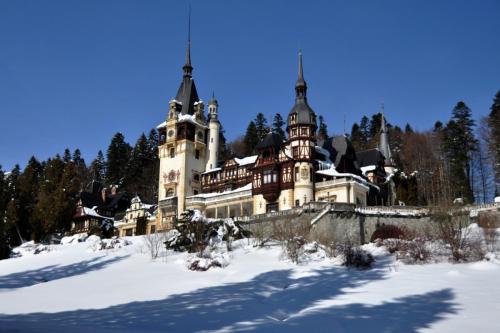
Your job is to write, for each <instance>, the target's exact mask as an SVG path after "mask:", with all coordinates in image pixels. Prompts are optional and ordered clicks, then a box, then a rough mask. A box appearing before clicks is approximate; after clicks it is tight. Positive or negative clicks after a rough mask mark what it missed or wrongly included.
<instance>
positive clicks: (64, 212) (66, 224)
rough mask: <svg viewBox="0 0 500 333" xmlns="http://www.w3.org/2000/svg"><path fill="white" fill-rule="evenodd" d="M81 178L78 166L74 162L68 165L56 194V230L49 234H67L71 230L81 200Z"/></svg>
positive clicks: (51, 230)
mask: <svg viewBox="0 0 500 333" xmlns="http://www.w3.org/2000/svg"><path fill="white" fill-rule="evenodd" d="M80 188H81V178H80V175H79V171H78V166H77V165H76V163H74V162H70V163H68V164H66V166H65V167H64V170H63V173H62V175H61V180H60V182H59V185H58V186H57V188H56V190H55V193H54V201H55V208H56V210H57V215H56V216H57V217H56V219H55V221H56V223H55V228H54V229H50V230H47V231H48V232H54V231H57V232H65V231H69V230H70V229H71V221H72V218H73V215H74V214H75V210H76V204H77V202H78V199H79V195H80Z"/></svg>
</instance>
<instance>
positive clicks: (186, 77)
mask: <svg viewBox="0 0 500 333" xmlns="http://www.w3.org/2000/svg"><path fill="white" fill-rule="evenodd" d="M182 69H183V76H182V81H181V84H180V86H179V89H178V91H177V95H176V96H175V99H172V100H171V101H170V103H169V111H168V115H167V119H166V121H165V122H163V123H162V124H160V125H159V126H158V127H157V129H158V133H159V139H160V142H159V147H158V148H159V158H160V175H159V187H158V207H159V220H160V223H161V225H160V228H165V227H167V228H168V227H170V226H171V222H173V221H175V218H176V217H178V216H179V215H180V214H181V213H183V212H184V210H185V207H186V197H188V196H192V195H196V194H198V193H200V192H201V181H200V180H201V174H202V173H203V172H204V171H205V166H206V164H207V154H206V143H205V141H206V140H205V135H206V131H207V122H206V119H205V116H204V104H203V102H202V101H201V100H200V99H199V97H198V92H197V91H196V85H195V83H194V80H193V76H192V72H193V66H192V65H191V38H190V33H188V42H187V49H186V63H185V64H184V66H183V67H182Z"/></svg>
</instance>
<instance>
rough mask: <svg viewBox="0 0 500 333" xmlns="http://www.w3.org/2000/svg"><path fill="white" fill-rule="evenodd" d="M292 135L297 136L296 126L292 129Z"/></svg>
mask: <svg viewBox="0 0 500 333" xmlns="http://www.w3.org/2000/svg"><path fill="white" fill-rule="evenodd" d="M292 136H297V129H296V128H294V129H292Z"/></svg>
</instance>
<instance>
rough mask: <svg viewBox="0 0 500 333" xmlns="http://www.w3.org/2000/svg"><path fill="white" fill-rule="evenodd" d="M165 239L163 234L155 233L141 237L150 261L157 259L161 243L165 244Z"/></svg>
mask: <svg viewBox="0 0 500 333" xmlns="http://www.w3.org/2000/svg"><path fill="white" fill-rule="evenodd" d="M165 238H166V237H165V233H164V232H162V233H159V232H155V233H152V234H147V235H144V236H143V242H144V244H145V245H146V249H147V251H148V253H149V254H150V256H151V259H153V260H155V259H156V258H158V255H159V254H160V251H161V249H162V247H163V243H164V242H165Z"/></svg>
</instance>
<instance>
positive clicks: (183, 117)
mask: <svg viewBox="0 0 500 333" xmlns="http://www.w3.org/2000/svg"><path fill="white" fill-rule="evenodd" d="M178 120H179V122H189V123H192V124H195V125H198V126H201V127H207V126H206V125H204V124H201V123H199V122H198V121H196V115H194V114H182V113H180V114H178ZM165 126H167V121H164V122H162V123H161V124H159V125H158V126H156V129H160V128H163V127H165Z"/></svg>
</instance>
